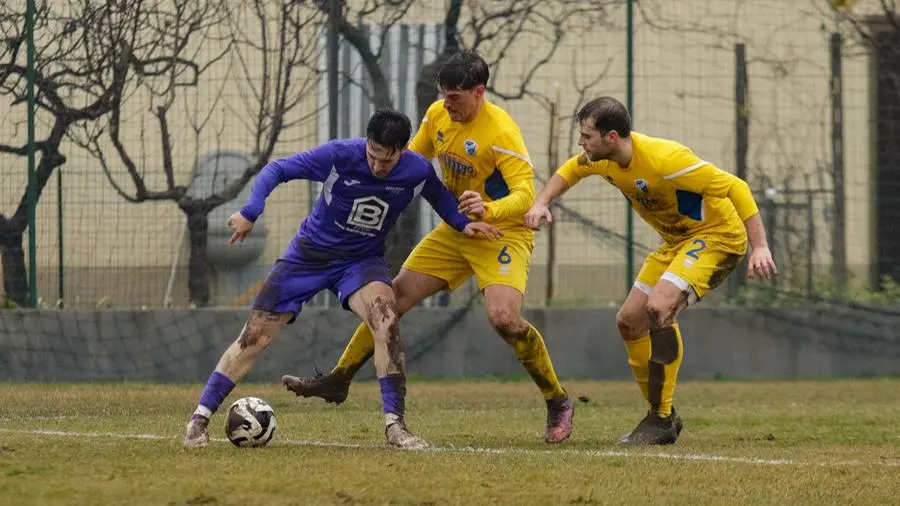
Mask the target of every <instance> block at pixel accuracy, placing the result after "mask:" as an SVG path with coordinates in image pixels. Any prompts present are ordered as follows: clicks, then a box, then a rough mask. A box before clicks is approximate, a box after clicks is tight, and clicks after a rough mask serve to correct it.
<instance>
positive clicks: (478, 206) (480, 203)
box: [459, 190, 487, 220]
mask: <svg viewBox="0 0 900 506" xmlns="http://www.w3.org/2000/svg"><path fill="white" fill-rule="evenodd" d="M459 212H461V213H463V214H471V215H472V216H474V217H476V218H477V219H479V220H480V219H482V218H484V215H485V213H486V212H487V210H486V209H485V208H484V199H483V198H482V197H481V194H480V193H478V192H476V191H472V190H466V191H464V192H462V195H460V196H459Z"/></svg>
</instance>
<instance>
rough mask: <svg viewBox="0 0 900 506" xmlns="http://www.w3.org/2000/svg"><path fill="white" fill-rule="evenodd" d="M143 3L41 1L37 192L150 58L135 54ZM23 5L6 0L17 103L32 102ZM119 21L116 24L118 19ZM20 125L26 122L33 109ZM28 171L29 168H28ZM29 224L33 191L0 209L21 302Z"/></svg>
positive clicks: (0, 51) (0, 89) (11, 278)
mask: <svg viewBox="0 0 900 506" xmlns="http://www.w3.org/2000/svg"><path fill="white" fill-rule="evenodd" d="M135 3H136V2H123V1H119V2H99V1H98V2H85V1H76V0H69V1H68V2H65V1H54V2H53V5H52V7H51V4H50V3H49V2H46V1H45V2H41V3H40V4H39V5H37V8H36V13H35V24H34V26H35V39H36V41H37V42H36V46H37V47H36V57H35V63H34V65H35V74H34V75H35V79H34V87H35V98H36V105H37V117H36V120H37V123H38V126H39V127H41V128H40V130H39V135H40V136H41V139H40V140H39V141H38V142H37V143H36V148H37V151H38V152H39V154H40V157H39V159H38V162H37V167H36V176H37V177H36V190H37V196H38V198H40V195H41V192H42V191H43V189H44V186H45V185H46V184H47V181H48V180H49V179H50V176H51V175H52V174H53V171H54V170H55V169H56V168H57V167H59V166H61V165H63V164H64V163H65V162H66V157H65V155H64V154H63V153H62V151H61V145H62V143H63V141H64V139H65V138H66V136H67V135H68V134H69V133H70V132H71V131H72V129H73V127H76V126H78V125H81V124H84V123H86V122H92V121H95V120H97V119H99V118H101V117H102V116H103V115H105V114H107V113H109V111H111V110H112V109H113V108H114V106H115V104H116V103H117V102H118V101H119V100H120V98H121V95H122V92H123V89H124V85H125V82H126V79H127V76H128V74H129V72H130V69H129V67H130V66H131V65H140V64H142V63H144V60H142V59H141V58H140V57H139V56H138V55H139V53H138V54H131V55H129V54H127V52H126V50H125V48H127V47H129V45H130V43H131V41H132V40H133V37H134V28H135V24H136V21H137V19H138V16H139V10H140V9H139V8H136V6H135V5H134V4H135ZM23 11H24V9H22V8H21V4H15V3H13V4H10V3H3V4H0V36H2V38H3V45H2V47H0V96H3V97H6V98H8V99H9V101H10V106H11V107H12V108H17V107H21V106H22V105H24V103H25V102H26V85H27V82H26V76H27V69H26V66H25V49H26V48H25V43H26V33H25V22H24V12H23ZM113 20H115V22H113ZM20 118H23V119H22V120H20V121H19V122H18V123H17V124H16V130H18V129H19V128H18V127H19V125H20V124H23V123H25V114H22V115H21V116H20ZM0 153H8V154H13V155H17V156H26V155H27V153H28V146H27V145H25V143H24V141H18V143H17V144H0ZM23 172H24V171H23ZM27 227H28V197H27V192H23V194H22V197H21V198H20V199H19V203H18V205H17V206H16V208H15V210H14V211H13V214H12V215H11V216H7V215H5V214H0V256H2V262H3V284H4V289H5V292H6V294H7V297H9V298H10V299H11V300H12V301H13V302H15V303H16V304H18V305H25V304H27V295H28V288H29V287H28V279H27V276H26V268H25V267H26V266H25V255H24V250H23V247H22V238H23V234H24V232H25V230H26V229H27Z"/></svg>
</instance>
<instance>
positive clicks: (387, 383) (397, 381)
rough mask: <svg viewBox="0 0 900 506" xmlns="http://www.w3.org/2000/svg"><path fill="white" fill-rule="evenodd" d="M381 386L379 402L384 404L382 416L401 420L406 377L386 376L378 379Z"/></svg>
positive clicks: (404, 408) (404, 399)
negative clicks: (390, 416) (391, 416)
mask: <svg viewBox="0 0 900 506" xmlns="http://www.w3.org/2000/svg"><path fill="white" fill-rule="evenodd" d="M378 383H379V384H380V385H381V401H382V403H384V414H385V415H393V416H396V417H397V418H399V419H400V420H402V419H403V412H404V411H405V410H406V406H405V401H406V375H405V374H388V375H387V376H382V377H381V378H378Z"/></svg>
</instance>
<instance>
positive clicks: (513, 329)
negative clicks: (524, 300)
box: [488, 307, 528, 344]
mask: <svg viewBox="0 0 900 506" xmlns="http://www.w3.org/2000/svg"><path fill="white" fill-rule="evenodd" d="M488 321H489V322H490V324H491V326H492V327H494V330H496V331H497V333H498V334H500V336H501V337H503V339H504V340H505V341H506V342H508V343H510V344H514V343H515V342H516V341H517V340H519V339H524V338H525V336H526V334H528V323H527V322H525V319H524V318H522V315H520V314H519V313H518V312H516V311H514V310H512V309H510V308H505V307H501V308H492V309H489V310H488Z"/></svg>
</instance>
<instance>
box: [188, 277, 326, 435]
mask: <svg viewBox="0 0 900 506" xmlns="http://www.w3.org/2000/svg"><path fill="white" fill-rule="evenodd" d="M317 278H319V279H317ZM323 281H324V277H323V276H322V275H318V276H317V275H316V274H314V273H309V272H306V271H305V270H304V269H303V268H302V266H298V265H297V264H292V263H289V262H283V261H279V262H277V263H276V264H275V267H273V269H272V272H271V273H270V274H269V276H268V277H267V278H266V282H265V284H264V285H263V288H262V290H260V293H259V295H258V296H257V298H256V301H255V302H254V305H253V309H252V310H251V312H250V316H249V318H248V319H247V322H246V323H245V324H244V327H243V329H242V330H241V333H240V334H239V335H238V338H237V339H236V340H235V341H234V342H233V343H231V345H230V346H229V347H228V348H227V349H226V350H225V353H223V354H222V357H221V358H220V359H219V363H218V364H217V365H216V368H215V369H214V370H213V372H212V374H211V375H210V376H209V379H208V380H207V382H206V386H205V387H204V389H203V392H202V393H201V394H200V399H199V401H198V403H197V408H196V409H195V410H194V414H193V415H192V416H191V420H190V421H189V422H188V425H187V428H186V430H185V436H184V446H185V447H200V446H205V445H206V444H207V443H208V442H209V432H208V425H209V419H210V417H211V416H212V414H213V413H215V412H216V411H217V410H218V409H219V407H220V406H221V405H222V402H223V401H224V400H225V398H226V397H228V394H230V393H231V391H232V390H233V389H234V386H235V384H236V383H237V382H238V381H240V380H241V379H242V378H243V377H244V376H246V375H247V373H248V372H250V369H251V368H252V367H253V364H254V363H255V362H256V360H257V358H259V355H260V353H262V351H263V350H265V349H266V348H267V347H268V346H269V344H271V342H272V340H273V339H274V338H275V336H276V335H277V334H278V331H279V330H280V329H281V327H282V326H283V325H285V324H287V323H289V322H292V321H293V319H294V318H295V317H296V315H297V313H299V312H300V306H301V305H302V303H303V302H305V300H308V299H309V298H310V297H312V295H315V293H316V292H318V291H319V290H320V289H321V286H320V285H322V284H323Z"/></svg>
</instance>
